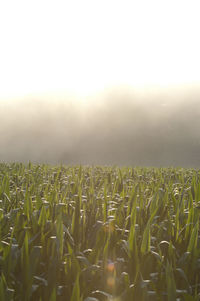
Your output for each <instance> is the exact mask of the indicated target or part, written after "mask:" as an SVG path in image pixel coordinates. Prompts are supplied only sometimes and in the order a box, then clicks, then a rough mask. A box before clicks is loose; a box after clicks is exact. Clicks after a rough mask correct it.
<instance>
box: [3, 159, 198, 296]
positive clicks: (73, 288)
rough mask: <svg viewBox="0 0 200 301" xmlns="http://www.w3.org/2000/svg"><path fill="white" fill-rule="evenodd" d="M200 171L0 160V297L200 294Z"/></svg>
mask: <svg viewBox="0 0 200 301" xmlns="http://www.w3.org/2000/svg"><path fill="white" fill-rule="evenodd" d="M199 216H200V171H198V170H194V169H174V168H160V169H156V168H118V167H101V166H94V167H90V166H77V167H68V166H48V165H33V164H31V163H29V164H27V165H23V164H21V163H13V164H5V163H1V164H0V275H1V279H0V300H1V301H9V300H17V301H28V300H32V301H42V300H44V301H55V300H58V301H98V300H99V301H104V300H105V301H106V300H107V301H111V300H112V301H131V300H136V301H143V300H147V301H148V300H150V301H152V300H160V301H163V300H168V301H173V300H186V301H192V300H195V301H197V300H200V231H199Z"/></svg>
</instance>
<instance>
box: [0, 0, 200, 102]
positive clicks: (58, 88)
mask: <svg viewBox="0 0 200 301" xmlns="http://www.w3.org/2000/svg"><path fill="white" fill-rule="evenodd" d="M199 12H200V2H199V0H196V1H195V0H167V1H164V0H130V1H128V0H98V1H97V0H84V1H83V0H65V1H62V0H34V1H32V0H17V1H16V0H9V1H6V0H4V1H1V2H0V43H1V46H0V99H8V98H14V97H18V98H20V97H24V96H27V95H29V96H30V95H33V94H35V95H36V94H37V95H39V94H43V95H44V94H48V93H49V94H51V93H54V94H55V95H56V93H59V95H62V94H64V93H68V94H70V93H71V94H74V95H75V94H76V95H77V96H81V97H83V96H86V95H88V94H92V93H94V92H95V93H96V92H98V91H103V90H104V89H105V88H106V87H111V86H119V85H127V86H134V87H135V88H141V89H143V88H144V86H147V85H148V86H152V85H153V86H154V87H156V88H157V89H158V88H160V87H163V86H164V87H168V86H169V85H177V84H178V85H185V84H195V85H198V84H200V59H199V53H200V42H199V29H200V18H199Z"/></svg>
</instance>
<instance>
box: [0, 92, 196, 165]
mask: <svg viewBox="0 0 200 301" xmlns="http://www.w3.org/2000/svg"><path fill="white" fill-rule="evenodd" d="M199 129H200V89H199V90H198V89H179V90H173V89H171V90H163V91H159V92H158V91H156V90H154V91H144V92H140V93H139V92H135V91H134V90H131V91H130V90H126V89H121V90H120V89H116V90H110V91H106V92H105V93H102V94H99V95H94V96H93V97H90V99H89V100H88V101H86V100H83V101H76V100H75V99H72V98H70V97H67V96H66V97H63V98H59V97H57V98H56V97H51V96H49V97H27V98H24V99H20V100H15V101H7V102H6V101H4V102H3V101H1V102H0V161H1V162H2V161H6V162H7V161H21V162H27V161H29V160H30V161H32V162H38V163H41V162H44V163H52V164H55V163H56V164H57V163H63V164H106V165H113V164H117V165H132V166H183V167H197V168H198V167H200V131H199Z"/></svg>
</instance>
